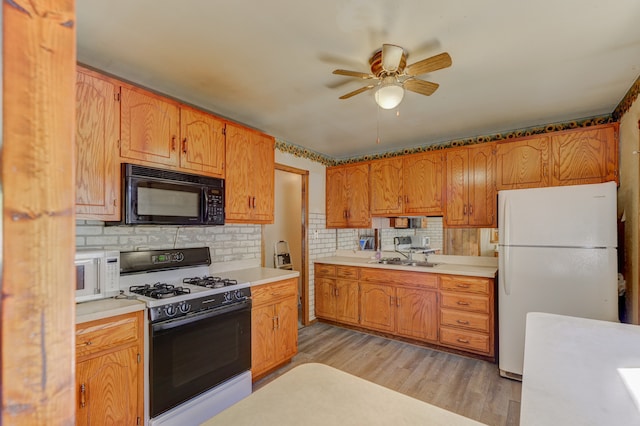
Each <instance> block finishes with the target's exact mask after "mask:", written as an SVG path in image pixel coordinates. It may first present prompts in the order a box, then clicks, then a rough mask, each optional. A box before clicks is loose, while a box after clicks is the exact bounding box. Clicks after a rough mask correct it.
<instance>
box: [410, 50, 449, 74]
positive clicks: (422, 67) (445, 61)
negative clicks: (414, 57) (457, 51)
mask: <svg viewBox="0 0 640 426" xmlns="http://www.w3.org/2000/svg"><path fill="white" fill-rule="evenodd" d="M450 66H451V56H449V54H448V53H447V52H444V53H441V54H439V55H436V56H432V57H430V58H427V59H423V60H421V61H418V62H416V63H415V64H411V65H409V66H407V68H406V70H405V72H406V73H407V75H420V74H425V73H428V72H431V71H436V70H439V69H442V68H447V67H450Z"/></svg>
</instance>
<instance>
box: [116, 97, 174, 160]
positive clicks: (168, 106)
mask: <svg viewBox="0 0 640 426" xmlns="http://www.w3.org/2000/svg"><path fill="white" fill-rule="evenodd" d="M121 108H122V109H121V126H122V127H121V132H120V138H121V140H120V157H121V158H122V160H123V162H126V161H127V160H132V162H137V163H140V164H145V165H150V166H155V167H157V166H160V165H164V166H177V165H178V164H179V160H180V151H179V138H180V135H179V134H178V132H179V130H180V127H179V124H180V107H179V106H178V103H177V102H174V101H171V100H169V99H166V98H162V97H160V96H157V95H155V94H153V93H151V92H147V91H146V90H142V89H138V88H135V87H130V86H122V106H121Z"/></svg>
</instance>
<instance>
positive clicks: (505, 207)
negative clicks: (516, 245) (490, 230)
mask: <svg viewBox="0 0 640 426" xmlns="http://www.w3.org/2000/svg"><path fill="white" fill-rule="evenodd" d="M509 204H510V203H509V199H508V198H505V199H504V202H503V203H502V206H501V207H502V232H501V233H502V234H503V235H498V238H500V239H501V240H502V244H503V245H505V246H508V245H510V244H511V235H510V232H509V228H511V208H510V207H511V206H510V205H509Z"/></svg>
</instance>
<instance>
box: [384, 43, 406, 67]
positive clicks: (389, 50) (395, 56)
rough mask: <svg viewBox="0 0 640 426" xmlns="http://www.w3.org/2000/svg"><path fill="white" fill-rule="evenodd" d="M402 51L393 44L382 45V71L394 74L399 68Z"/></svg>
mask: <svg viewBox="0 0 640 426" xmlns="http://www.w3.org/2000/svg"><path fill="white" fill-rule="evenodd" d="M403 54H404V49H402V47H400V46H396V45H395V44H383V45H382V69H383V70H385V71H386V72H396V71H397V70H398V67H399V66H400V61H401V60H402V55H403Z"/></svg>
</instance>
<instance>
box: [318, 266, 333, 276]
mask: <svg viewBox="0 0 640 426" xmlns="http://www.w3.org/2000/svg"><path fill="white" fill-rule="evenodd" d="M315 271H316V275H318V276H319V275H322V276H327V277H335V276H336V266H335V265H326V264H324V263H316V270H315Z"/></svg>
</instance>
